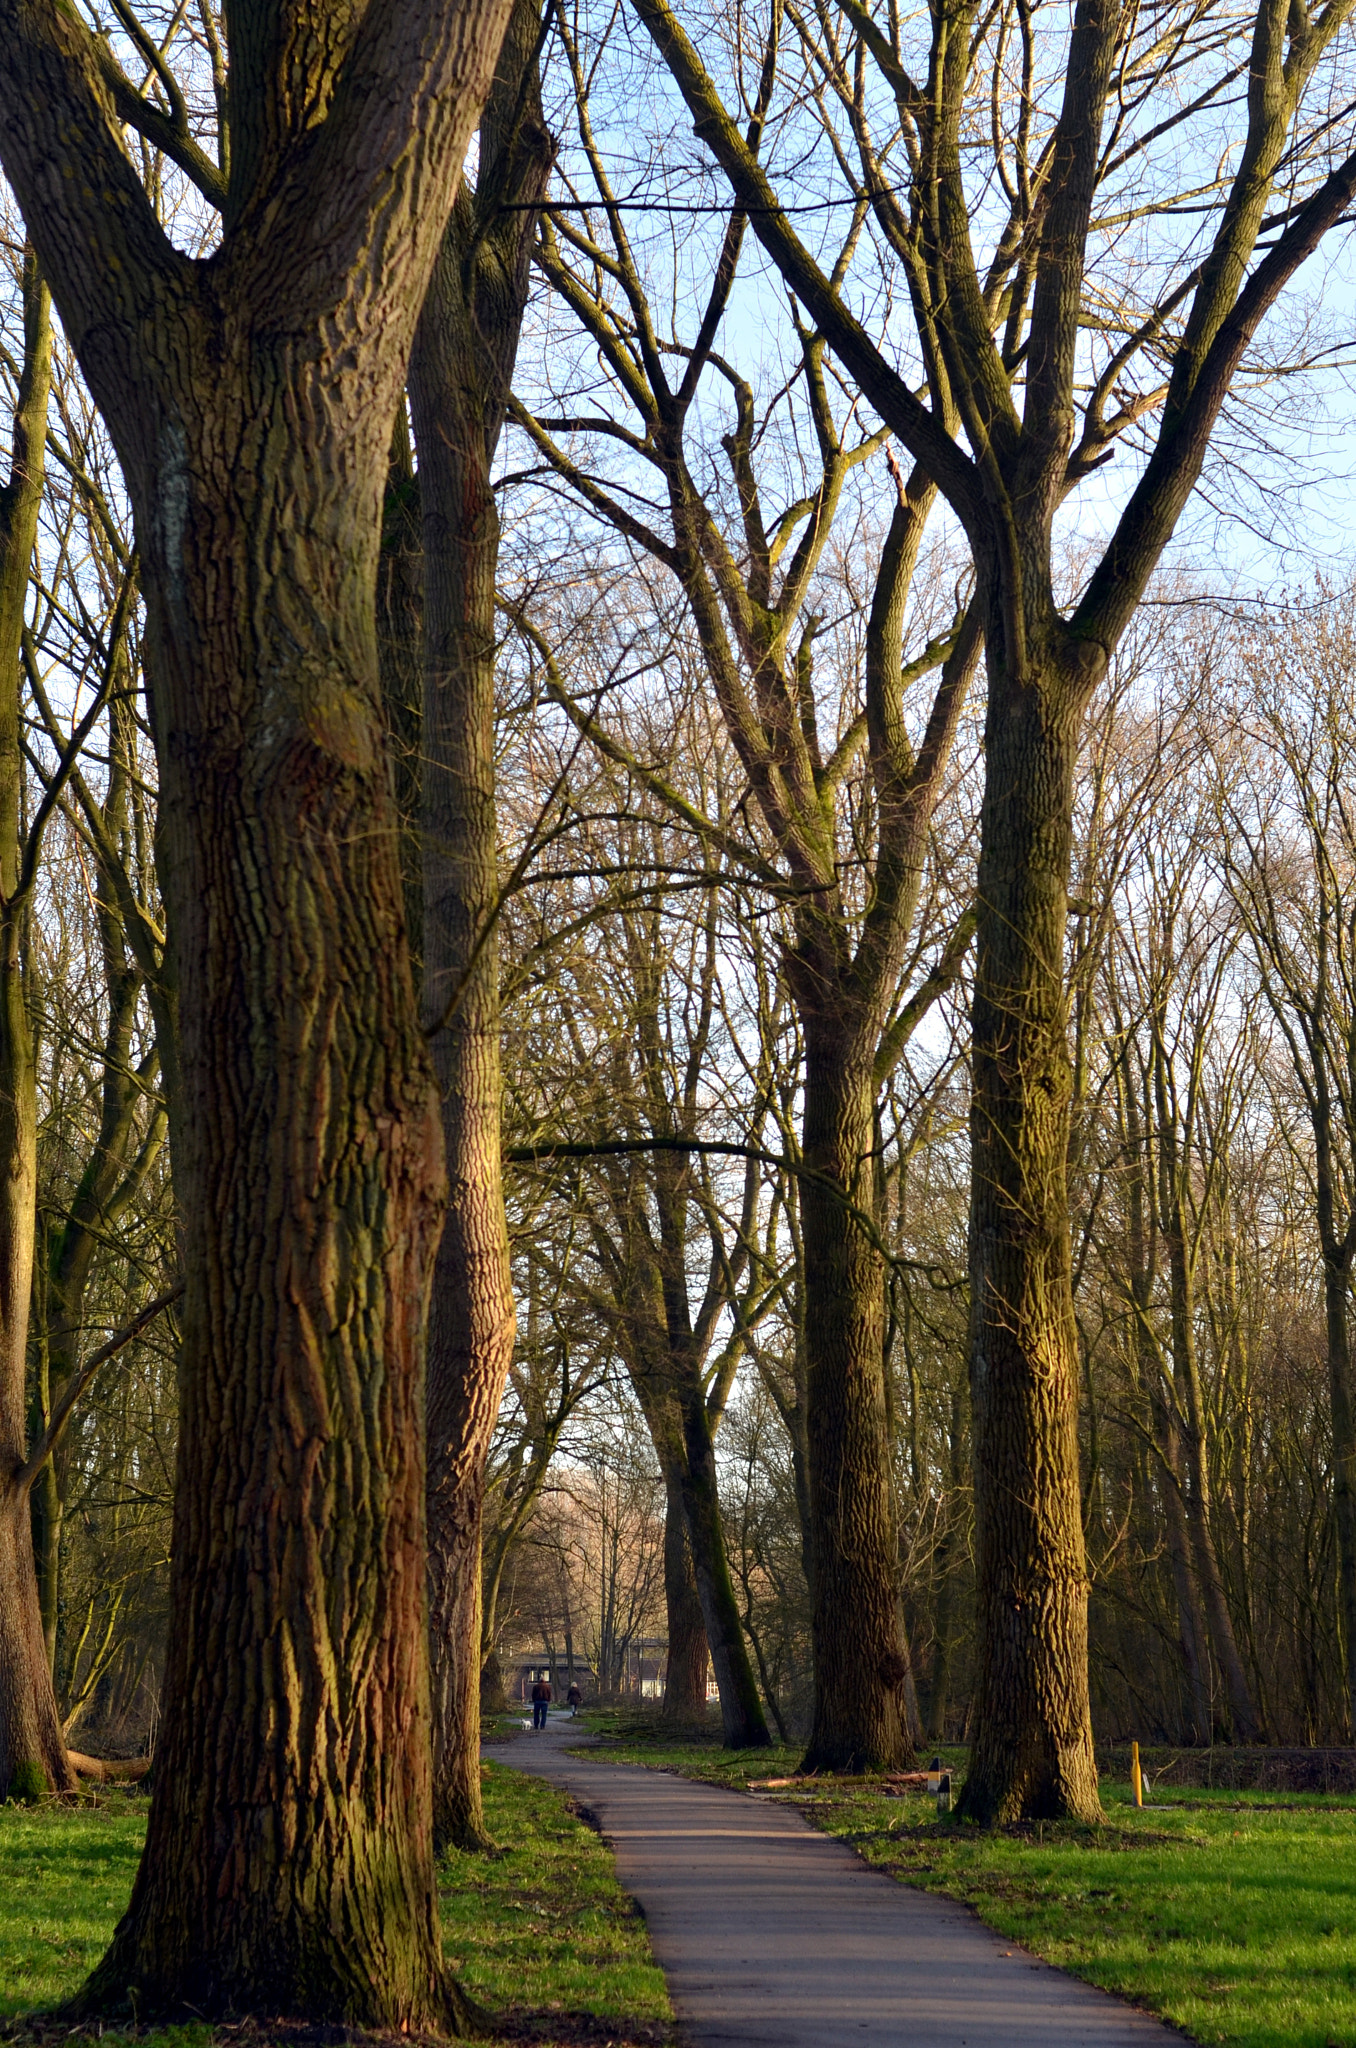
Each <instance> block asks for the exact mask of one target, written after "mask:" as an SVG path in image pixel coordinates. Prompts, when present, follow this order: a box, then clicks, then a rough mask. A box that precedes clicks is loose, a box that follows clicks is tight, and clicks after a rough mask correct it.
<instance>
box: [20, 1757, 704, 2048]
mask: <svg viewBox="0 0 1356 2048" xmlns="http://www.w3.org/2000/svg"><path fill="white" fill-rule="evenodd" d="M484 1785H485V1818H486V1823H487V1826H488V1828H489V1832H490V1834H491V1835H492V1837H493V1838H494V1840H495V1841H496V1842H497V1843H499V1844H501V1845H502V1846H501V1847H500V1848H499V1849H498V1850H497V1851H496V1852H495V1853H494V1854H492V1855H486V1856H466V1855H457V1854H454V1855H452V1856H450V1857H449V1858H448V1859H447V1861H446V1863H445V1864H444V1866H443V1868H442V1870H441V1872H440V1891H441V1903H442V1916H443V1932H444V1937H445V1944H446V1949H447V1954H448V1957H449V1959H450V1960H451V1961H452V1963H453V1965H454V1967H455V1969H456V1971H457V1974H458V1975H459V1977H460V1978H461V1981H462V1983H463V1984H464V1985H465V1987H466V1989H467V1990H468V1991H469V1992H470V1993H471V1995H472V1997H474V1998H475V1999H477V2000H478V2001H479V2002H480V2004H482V2005H483V2006H487V2007H488V2008H490V2009H491V2010H492V2011H494V2012H495V2013H497V2014H498V2013H503V2014H504V2015H505V2016H506V2024H505V2027H504V2035H503V2037H502V2038H506V2039H517V2040H521V2039H525V2038H530V2039H531V2040H532V2041H533V2042H534V2044H536V2048H550V2044H555V2043H560V2044H564V2048H577V2044H580V2043H585V2042H589V2041H594V2040H596V2041H597V2042H599V2043H602V2042H611V2043H612V2044H614V2048H626V2044H628V2043H660V2042H663V2041H665V2040H666V2039H667V2037H668V2035H669V2033H670V2031H671V2017H672V2015H671V2009H670V2006H669V2000H668V1993H667V1990H666V1988H665V1985H664V1977H663V1973H662V1971H661V1970H660V1969H659V1968H658V1967H657V1965H656V1964H655V1962H654V1960H653V1958H652V1956H651V1954H650V1942H649V1936H648V1934H647V1932H646V1929H645V1922H644V1920H643V1919H642V1918H641V1917H640V1915H639V1913H638V1912H637V1910H636V1908H635V1906H634V1904H633V1902H632V1901H631V1900H630V1899H629V1898H628V1897H627V1896H626V1894H625V1893H624V1892H623V1891H622V1890H621V1888H620V1886H619V1885H618V1883H617V1881H616V1877H615V1875H614V1872H613V1863H612V1853H611V1851H610V1850H609V1849H608V1848H607V1847H606V1845H605V1844H604V1843H603V1842H602V1841H601V1839H600V1838H599V1836H598V1835H597V1834H595V1833H594V1831H593V1830H592V1829H591V1828H589V1827H587V1826H586V1825H585V1824H584V1822H583V1821H581V1820H580V1819H578V1818H577V1817H576V1815H575V1814H574V1813H573V1812H572V1811H571V1810H570V1808H569V1806H568V1803H567V1801H566V1800H565V1797H564V1795H563V1794H562V1793H560V1792H559V1791H557V1790H556V1789H555V1788H554V1787H553V1786H550V1785H546V1784H543V1783H542V1782H541V1781H540V1780H539V1779H536V1778H527V1777H524V1776H523V1775H522V1773H521V1772H518V1771H513V1770H509V1769H507V1768H506V1767H505V1766H504V1765H503V1764H500V1763H492V1764H488V1765H487V1766H486V1767H485V1773H484ZM147 1803H148V1802H147V1801H146V1800H145V1799H144V1798H141V1797H138V1796H137V1795H135V1794H127V1795H117V1794H114V1795H112V1796H108V1795H105V1794H103V1793H101V1794H100V1796H99V1803H98V1805H97V1807H95V1806H92V1805H89V1804H82V1805H80V1806H65V1805H62V1804H59V1803H57V1802H56V1801H50V1800H49V1801H46V1802H44V1803H43V1804H42V1805H40V1806H37V1807H25V1806H0V2023H3V2022H4V2021H7V2020H8V2021H13V2020H14V2019H16V2018H17V2017H18V2016H20V2015H25V2014H28V2015H34V2016H39V2015H40V2014H41V2013H42V2011H43V2010H44V2009H48V2010H50V2008H51V2007H52V2006H54V2005H56V2004H58V2003H59V2002H60V2001H61V2000H62V1999H63V1998H67V1997H69V1996H70V1994H71V1993H72V1992H73V1991H74V1990H75V1989H76V1988H77V1986H78V1985H79V1984H80V1982H81V1981H82V1979H83V1978H84V1977H85V1976H86V1975H87V1974H88V1972H89V1971H90V1969H91V1968H92V1967H93V1965H94V1964H95V1963H96V1962H97V1961H98V1959H99V1957H100V1956H101V1955H102V1953H103V1951H104V1949H105V1948H106V1947H107V1945H108V1940H109V1937H110V1936H111V1934H112V1932H113V1929H114V1926H115V1925H116V1923H117V1920H118V1918H119V1915H120V1914H121V1913H122V1910H123V1908H124V1906H125V1905H126V1903H127V1897H128V1893H129V1892H130V1890H131V1886H132V1878H133V1876H134V1874H135V1871H136V1867H137V1859H138V1857H139V1856H140V1854H141V1844H142V1840H143V1837H144V1835H145V1831H146V1808H147ZM112 2038H116V2036H111V2035H109V2034H107V2033H106V2034H105V2035H104V2039H105V2040H109V2039H112ZM233 2038H234V2036H233V2035H228V2034H223V2035H221V2036H220V2039H221V2040H222V2041H226V2040H229V2039H233ZM139 2039H140V2040H141V2041H143V2042H146V2043H148V2044H149V2043H155V2044H159V2048H209V2044H211V2043H212V2042H214V2041H216V2040H217V2039H218V2036H217V2034H216V2033H215V2031H214V2030H213V2029H211V2028H208V2027H206V2026H189V2027H171V2028H164V2029H159V2030H156V2031H155V2032H153V2033H151V2034H146V2035H142V2036H140V2037H139Z"/></svg>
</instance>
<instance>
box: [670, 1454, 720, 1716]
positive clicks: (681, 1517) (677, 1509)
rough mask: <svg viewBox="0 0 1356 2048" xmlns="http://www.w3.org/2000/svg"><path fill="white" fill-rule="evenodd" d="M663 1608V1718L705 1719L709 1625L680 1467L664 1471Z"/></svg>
mask: <svg viewBox="0 0 1356 2048" xmlns="http://www.w3.org/2000/svg"><path fill="white" fill-rule="evenodd" d="M664 1608H665V1613H666V1618H667V1621H668V1633H669V1654H668V1662H667V1665H666V1666H665V1673H664V1719H665V1720H666V1721H677V1722H679V1723H690V1722H693V1721H704V1720H705V1719H706V1667H707V1663H708V1661H709V1652H708V1650H707V1646H706V1624H705V1622H704V1621H703V1619H702V1603H701V1596H700V1594H699V1593H698V1591H697V1575H696V1573H695V1572H694V1571H693V1569H692V1546H691V1544H690V1543H689V1542H688V1539H687V1517H686V1515H685V1513H684V1511H683V1489H682V1485H681V1482H680V1480H679V1477H678V1472H677V1469H676V1467H674V1468H672V1469H671V1470H670V1471H668V1472H666V1473H665V1474H664Z"/></svg>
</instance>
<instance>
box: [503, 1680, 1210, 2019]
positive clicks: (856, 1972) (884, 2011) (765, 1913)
mask: <svg viewBox="0 0 1356 2048" xmlns="http://www.w3.org/2000/svg"><path fill="white" fill-rule="evenodd" d="M580 1740H581V1731H580V1729H579V1727H578V1725H577V1724H576V1723H573V1722H572V1721H571V1720H570V1719H569V1718H568V1716H565V1715H561V1716H556V1715H554V1714H553V1715H552V1717H551V1721H550V1724H549V1726H548V1727H547V1728H546V1729H545V1730H544V1731H543V1732H542V1733H541V1734H533V1733H531V1732H529V1731H526V1730H525V1731H524V1732H523V1734H522V1736H521V1737H520V1738H519V1739H518V1740H517V1741H515V1742H514V1743H512V1744H511V1745H510V1746H509V1747H508V1748H507V1749H500V1748H499V1747H498V1746H496V1747H495V1748H494V1749H493V1750H492V1751H490V1752H489V1753H490V1754H491V1755H493V1756H494V1757H495V1758H496V1760H497V1761H499V1762H502V1763H505V1764H508V1765H510V1766H512V1768H513V1769H515V1770H524V1771H534V1772H536V1773H537V1774H539V1775H540V1776H541V1777H544V1778H550V1779H551V1780H552V1781H553V1782H554V1783H556V1784H558V1785H563V1786H565V1787H566V1788H567V1789H568V1790H569V1791H570V1792H571V1793H572V1794H573V1795H574V1797H575V1798H576V1799H577V1800H578V1802H579V1804H580V1805H581V1806H584V1807H586V1808H587V1809H588V1810H589V1812H590V1813H591V1814H592V1815H593V1816H594V1817H595V1818H596V1819H597V1821H598V1824H599V1826H600V1827H601V1828H602V1831H603V1833H604V1835H605V1836H606V1838H607V1840H608V1841H609V1842H610V1843H611V1845H612V1847H613V1849H614V1850H615V1852H616V1858H617V1876H618V1878H619V1880H620V1882H621V1883H622V1885H623V1886H624V1887H625V1889H626V1890H627V1891H628V1892H630V1894H631V1895H632V1897H633V1898H635V1899H637V1900H639V1902H640V1905H641V1908H642V1909H643V1911H644V1914H645V1918H646V1920H647V1922H648V1924H649V1929H650V1938H651V1941H652V1943H653V1945H654V1952H655V1956H656V1959H657V1960H658V1962H659V1963H660V1965H661V1966H662V1968H663V1971H664V1974H665V1976H666V1977H667V1978H668V1984H669V1993H670V1996H671V1997H672V1999H673V2005H674V2010H675V2012H676V2013H677V2014H678V2018H679V2021H680V2024H681V2026H682V2028H683V2031H684V2033H685V2035H686V2036H687V2037H688V2038H689V2039H690V2040H692V2041H694V2042H695V2043H697V2044H699V2048H864V2044H868V2043H870V2044H874V2043H877V2042H879V2043H890V2044H892V2048H893V2044H896V2043H897V2044H899V2048H1154V2044H1155V2043H1156V2044H1158V2048H1167V2044H1168V2043H1170V2042H1173V2041H1177V2042H1180V2041H1182V2039H1183V2038H1184V2037H1183V2036H1182V2035H1180V2034H1177V2033H1174V2032H1173V2030H1172V2029H1171V2028H1169V2027H1165V2026H1163V2025H1162V2024H1161V2023H1160V2022H1159V2021H1157V2020H1153V2019H1150V2018H1148V2017H1146V2015H1145V2014H1143V2013H1138V2012H1135V2011H1133V2010H1132V2008H1131V2007H1129V2006H1127V2005H1122V2004H1121V2003H1120V2001H1119V2000H1117V1999H1114V1998H1109V1997H1108V1996H1107V1995H1106V1994H1105V1993H1104V1992H1101V1991H1096V1990H1094V1989H1093V1988H1092V1987H1091V1986H1090V1985H1087V1984H1080V1983H1079V1982H1078V1981H1077V1980H1076V1979H1075V1978H1073V1977H1066V1976H1065V1975H1064V1973H1063V1971H1062V1970H1056V1969H1052V1968H1051V1967H1050V1966H1049V1965H1048V1964H1046V1963H1042V1962H1038V1961H1037V1959H1036V1957H1035V1956H1032V1955H1028V1954H1027V1953H1026V1951H1025V1950H1023V1949H1020V1948H1017V1947H1015V1946H1014V1944H1013V1943H1012V1942H1005V1941H1003V1940H1002V1939H1001V1937H1000V1936H998V1935H996V1934H994V1933H992V1932H991V1931H990V1930H989V1929H988V1928H987V1927H985V1926H983V1925H982V1924H981V1922H980V1921H978V1920H977V1919H975V1917H974V1915H973V1914H972V1913H970V1912H969V1911H968V1910H967V1909H966V1908H965V1907H964V1906H960V1905H957V1904H955V1903H954V1902H953V1901H952V1900H949V1899H941V1898H936V1897H934V1896H932V1895H931V1894H929V1893H927V1892H920V1891H914V1890H911V1889H910V1888H909V1887H908V1886H906V1885H901V1884H897V1883H896V1882H895V1881H894V1879H893V1878H889V1877H886V1876H885V1875H884V1873H883V1872H881V1871H876V1870H871V1869H869V1868H868V1867H867V1865H866V1864H865V1863H863V1862H862V1861H861V1859H860V1858H859V1857H857V1856H855V1855H854V1854H853V1853H852V1851H851V1850H850V1849H848V1848H847V1847H845V1845H844V1844H843V1843H841V1842H834V1841H832V1840H830V1839H829V1837H828V1836H827V1835H822V1834H819V1833H818V1832H816V1830H815V1829H813V1828H811V1827H810V1826H809V1825H808V1824H807V1823H806V1822H805V1821H803V1820H802V1819H801V1818H800V1815H799V1814H797V1813H793V1812H791V1811H790V1810H788V1809H787V1808H786V1807H784V1806H773V1805H771V1804H767V1803H764V1802H763V1801H762V1800H759V1799H758V1798H756V1797H750V1796H749V1794H747V1793H740V1792H727V1791H724V1790H723V1789H722V1788H721V1787H719V1786H715V1785H699V1784H694V1783H693V1782H692V1781H691V1780H690V1779H685V1778H677V1777H673V1776H671V1775H670V1774H669V1773H668V1772H665V1771H653V1770H645V1769H643V1768H641V1767H640V1766H637V1765H628V1764H607V1763H594V1762H592V1761H588V1762H585V1761H583V1760H581V1759H580V1758H578V1757H571V1756H567V1755H566V1754H565V1751H566V1747H567V1745H569V1744H571V1743H574V1744H576V1745H577V1744H578V1743H579V1741H580Z"/></svg>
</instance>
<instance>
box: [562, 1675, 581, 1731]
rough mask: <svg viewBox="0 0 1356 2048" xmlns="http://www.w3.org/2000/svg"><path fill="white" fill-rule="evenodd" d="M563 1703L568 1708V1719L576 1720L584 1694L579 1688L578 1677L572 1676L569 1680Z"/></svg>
mask: <svg viewBox="0 0 1356 2048" xmlns="http://www.w3.org/2000/svg"><path fill="white" fill-rule="evenodd" d="M565 1704H566V1706H567V1707H568V1708H569V1710H570V1719H571V1720H572V1721H577V1720H578V1719H579V1709H580V1708H581V1707H582V1706H583V1704H584V1695H583V1693H582V1692H580V1690H579V1681H578V1679H575V1678H572V1679H571V1680H570V1689H569V1691H568V1692H567V1693H566V1695H565Z"/></svg>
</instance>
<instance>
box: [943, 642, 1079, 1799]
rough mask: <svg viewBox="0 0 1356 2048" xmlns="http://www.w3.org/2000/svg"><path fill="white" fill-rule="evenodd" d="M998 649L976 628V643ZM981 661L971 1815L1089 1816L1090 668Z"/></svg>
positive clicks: (973, 1131) (973, 1125) (1056, 660)
mask: <svg viewBox="0 0 1356 2048" xmlns="http://www.w3.org/2000/svg"><path fill="white" fill-rule="evenodd" d="M995 644H996V645H998V646H1000V647H1001V646H1002V641H1001V639H996V637H995V636H991V638H990V645H991V647H992V646H994V645H995ZM1071 666H1072V673H1066V672H1065V664H1064V662H1063V661H1062V660H1061V658H1060V655H1059V654H1058V653H1057V652H1056V651H1054V650H1051V651H1050V652H1049V654H1048V656H1047V659H1046V662H1045V664H1044V665H1043V666H1042V665H1039V664H1036V665H1033V671H1032V672H1030V673H1025V674H1017V675H1013V674H1011V673H1010V672H1009V671H1008V670H1007V669H1006V668H1005V666H1004V664H1003V662H1002V661H1001V660H994V659H991V661H990V674H989V686H990V688H989V710H988V717H987V721H986V729H985V747H986V756H987V760H986V777H985V792H984V803H983V809H982V814H981V852H980V867H979V914H980V923H979V949H978V960H977V973H976V984H975V996H974V1008H973V1028H974V1050H973V1077H974V1093H973V1107H972V1111H971V1119H970V1141H971V1157H972V1183H971V1206H970V1261H971V1267H970V1270H971V1287H972V1294H971V1304H970V1401H971V1412H972V1418H973V1431H974V1474H975V1547H976V1586H977V1604H978V1621H979V1631H978V1638H979V1669H978V1676H977V1698H976V1702H975V1711H976V1717H977V1722H978V1733H977V1739H976V1741H975V1745H974V1748H973V1750H972V1753H971V1759H970V1770H969V1775H968V1776H967V1778H966V1781H965V1787H964V1791H963V1794H962V1801H961V1810H962V1811H963V1812H964V1813H965V1815H966V1816H967V1817H968V1818H970V1819H973V1820H981V1821H985V1822H989V1823H992V1822H999V1821H1008V1820H1017V1819H1023V1818H1024V1819H1039V1818H1042V1817H1044V1818H1049V1819H1057V1818H1060V1817H1064V1816H1073V1817H1076V1818H1079V1819H1083V1820H1097V1819H1098V1818H1099V1817H1100V1814H1101V1805H1100V1801H1099V1799H1098V1795H1097V1772H1096V1766H1095V1763H1094V1760H1093V1744H1092V1722H1091V1718H1090V1712H1089V1702H1088V1666H1087V1594H1088V1584H1087V1567H1086V1563H1085V1560H1084V1554H1083V1529H1082V1520H1081V1514H1080V1499H1079V1483H1078V1434H1077V1424H1078V1366H1077V1349H1076V1333H1075V1329H1074V1318H1073V1292H1072V1283H1071V1274H1070V1252H1069V1227H1068V1199H1067V1186H1066V1162H1067V1156H1068V1143H1069V1106H1070V1099H1071V1092H1072V1078H1071V1070H1070V1062H1069V1053H1068V1045H1067V1035H1066V994H1065V976H1064V932H1065V923H1066V918H1067V892H1068V881H1069V859H1070V850H1071V843H1072V829H1073V828H1072V817H1073V773H1074V764H1075V760H1076V755H1077V746H1078V735H1079V727H1080V720H1081V712H1082V706H1083V704H1084V703H1085V702H1086V695H1085V692H1086V687H1087V678H1086V676H1085V675H1083V674H1082V673H1081V672H1080V671H1079V669H1078V668H1077V666H1076V665H1071Z"/></svg>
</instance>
